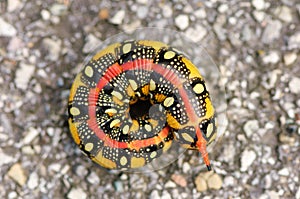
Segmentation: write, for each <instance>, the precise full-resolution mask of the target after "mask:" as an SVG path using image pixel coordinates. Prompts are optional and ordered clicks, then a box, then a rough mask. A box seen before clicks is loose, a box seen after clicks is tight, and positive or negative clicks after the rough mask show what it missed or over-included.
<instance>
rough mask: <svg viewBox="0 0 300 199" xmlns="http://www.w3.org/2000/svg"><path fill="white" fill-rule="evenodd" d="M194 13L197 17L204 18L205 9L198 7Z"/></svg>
mask: <svg viewBox="0 0 300 199" xmlns="http://www.w3.org/2000/svg"><path fill="white" fill-rule="evenodd" d="M194 15H195V16H196V17H197V18H199V19H204V18H206V11H205V9H202V8H200V9H198V10H196V11H195V12H194Z"/></svg>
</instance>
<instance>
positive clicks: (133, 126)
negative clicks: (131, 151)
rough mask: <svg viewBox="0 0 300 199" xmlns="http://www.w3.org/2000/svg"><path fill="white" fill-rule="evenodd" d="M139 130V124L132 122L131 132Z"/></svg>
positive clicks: (135, 121)
mask: <svg viewBox="0 0 300 199" xmlns="http://www.w3.org/2000/svg"><path fill="white" fill-rule="evenodd" d="M137 130H139V122H138V121H137V120H132V126H131V128H130V131H133V132H135V131H137Z"/></svg>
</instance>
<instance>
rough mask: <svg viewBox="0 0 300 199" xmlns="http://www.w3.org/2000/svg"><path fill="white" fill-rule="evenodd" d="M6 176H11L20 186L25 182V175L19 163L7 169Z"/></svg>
mask: <svg viewBox="0 0 300 199" xmlns="http://www.w3.org/2000/svg"><path fill="white" fill-rule="evenodd" d="M7 174H8V176H9V177H11V178H12V179H13V180H14V181H15V182H17V183H18V184H19V185H20V186H23V185H24V184H25V183H26V180H27V176H26V175H25V172H24V169H23V168H22V166H21V164H20V163H16V164H14V165H13V166H12V167H11V168H10V169H9V171H8V173H7Z"/></svg>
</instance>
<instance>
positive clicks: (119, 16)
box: [109, 10, 125, 25]
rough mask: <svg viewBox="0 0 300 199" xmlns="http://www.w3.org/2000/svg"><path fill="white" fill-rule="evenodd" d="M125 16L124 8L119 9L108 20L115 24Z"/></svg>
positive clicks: (119, 22) (118, 23)
mask: <svg viewBox="0 0 300 199" xmlns="http://www.w3.org/2000/svg"><path fill="white" fill-rule="evenodd" d="M124 17H125V11H124V10H119V11H118V12H117V13H116V14H115V15H114V16H113V17H112V18H111V19H110V20H109V21H110V23H112V24H115V25H120V24H121V23H122V22H123V20H124Z"/></svg>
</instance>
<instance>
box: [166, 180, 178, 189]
mask: <svg viewBox="0 0 300 199" xmlns="http://www.w3.org/2000/svg"><path fill="white" fill-rule="evenodd" d="M175 187H176V184H175V183H174V182H173V181H171V180H169V181H167V182H166V184H165V188H175Z"/></svg>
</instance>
